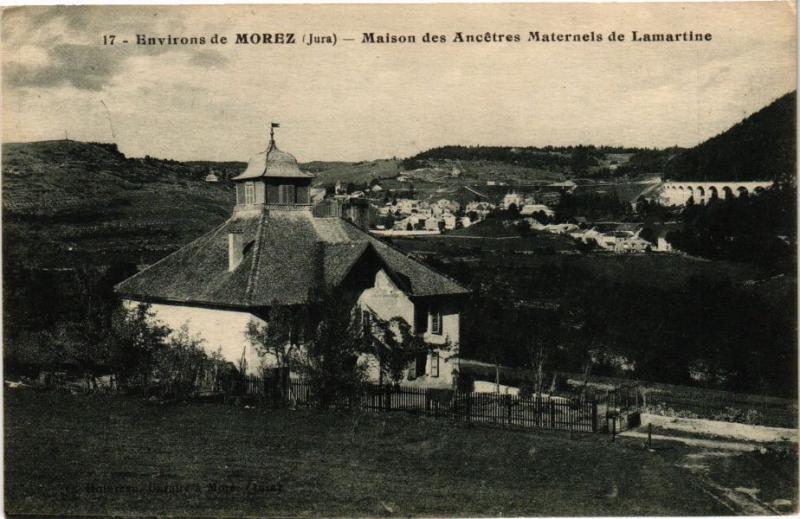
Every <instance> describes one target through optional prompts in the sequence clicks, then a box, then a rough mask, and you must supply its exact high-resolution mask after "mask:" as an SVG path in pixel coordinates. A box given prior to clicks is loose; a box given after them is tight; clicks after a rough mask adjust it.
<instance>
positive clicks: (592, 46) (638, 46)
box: [0, 2, 796, 162]
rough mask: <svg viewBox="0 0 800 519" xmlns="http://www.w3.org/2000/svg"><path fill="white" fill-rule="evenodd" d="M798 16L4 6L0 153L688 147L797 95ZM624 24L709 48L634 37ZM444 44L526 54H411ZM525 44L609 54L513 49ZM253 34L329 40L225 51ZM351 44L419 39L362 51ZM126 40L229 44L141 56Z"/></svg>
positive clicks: (661, 7) (349, 157) (585, 9)
mask: <svg viewBox="0 0 800 519" xmlns="http://www.w3.org/2000/svg"><path fill="white" fill-rule="evenodd" d="M795 15H796V13H795V5H794V3H790V2H754V3H748V4H739V3H725V4H721V3H713V4H705V3H692V4H684V3H671V4H605V5H604V4H486V5H480V4H464V5H457V4H439V5H409V4H405V5H313V6H310V5H305V6H303V5H292V6H280V5H258V6H234V5H226V6H165V7H164V6H162V7H155V6H141V7H108V6H73V7H63V6H62V7H21V8H10V9H6V10H5V11H4V12H3V16H2V21H1V26H0V28H1V29H2V34H0V41H2V58H1V59H2V109H3V121H2V140H3V142H20V141H36V140H50V139H60V138H63V137H64V134H65V131H66V132H68V135H69V138H71V139H75V140H84V141H102V142H116V143H117V144H118V146H119V148H120V150H121V151H122V152H123V153H125V154H126V155H128V156H133V157H143V156H145V155H150V156H154V157H160V158H172V159H176V160H238V161H242V160H247V159H248V158H249V157H250V156H252V155H253V154H255V153H257V152H258V151H260V150H262V149H263V148H264V146H265V144H266V134H267V128H268V127H269V124H270V122H271V121H277V122H279V123H280V125H281V128H280V129H278V130H277V143H278V145H279V146H280V147H281V149H284V150H285V151H289V152H291V153H292V154H294V155H295V156H296V157H297V158H298V160H300V161H301V162H306V161H311V160H346V161H357V160H369V159H377V158H386V157H392V156H396V157H407V156H410V155H413V154H415V153H417V152H419V151H422V150H425V149H428V148H431V147H435V146H442V145H448V144H462V145H477V144H482V145H498V146H501V145H508V146H544V145H571V144H572V145H574V144H595V145H602V144H608V145H624V146H643V147H665V146H673V145H679V146H693V145H695V144H698V143H700V142H702V141H704V140H706V139H707V138H709V137H712V136H714V135H716V134H718V133H720V132H722V131H724V130H726V129H727V128H729V127H730V126H732V125H733V124H735V123H736V122H738V121H740V120H741V119H743V118H744V117H746V116H747V115H749V114H750V113H753V112H755V111H757V110H759V109H760V108H762V107H764V106H766V105H767V104H769V103H770V102H771V101H773V100H775V99H776V98H778V97H780V96H782V95H783V94H785V93H787V92H789V91H792V90H794V89H795V88H796V32H795V31H796V26H795ZM634 30H635V31H639V33H640V34H641V33H663V32H670V33H676V32H681V33H682V32H684V31H688V30H694V31H695V32H703V33H705V32H708V33H711V34H712V40H711V41H710V42H682V43H665V42H660V43H644V42H631V41H630V35H631V31H634ZM456 31H461V32H463V33H464V34H467V33H470V34H483V33H485V32H487V31H489V32H494V33H498V34H519V35H520V37H521V39H522V41H521V42H518V43H508V42H490V43H472V44H465V43H450V42H448V43H446V44H439V43H421V37H422V35H424V34H425V33H426V32H430V33H432V34H442V35H445V36H446V37H447V38H448V39H452V38H453V35H454V34H455V32H456ZM529 31H539V32H540V33H551V32H554V31H555V32H560V33H584V32H589V33H590V32H592V31H594V32H595V33H596V34H602V35H603V36H604V38H605V41H603V42H599V43H591V42H585V43H574V42H551V43H543V42H527V41H525V40H526V37H527V35H528V32H529ZM611 31H616V32H617V33H621V34H625V35H626V38H627V41H625V42H609V41H608V33H610V32H611ZM264 32H291V33H295V35H296V36H295V37H296V38H297V39H300V38H303V36H306V37H307V35H309V34H318V35H332V34H336V37H337V44H336V45H335V46H331V45H322V44H317V45H311V46H308V45H305V44H304V43H303V42H302V41H298V43H297V44H295V45H263V44H262V45H236V44H234V43H233V40H235V36H236V34H237V33H247V34H250V33H264ZM364 32H375V33H376V34H384V33H387V32H389V33H393V34H406V35H415V36H416V37H417V43H416V44H413V45H409V44H364V43H361V42H360V40H361V37H362V34H363V33H364ZM109 34H114V35H116V41H115V44H114V45H103V36H104V35H109ZM137 34H141V35H145V36H148V37H166V36H168V35H172V36H185V37H191V36H195V37H199V36H204V37H205V38H206V39H210V37H211V36H213V35H214V34H219V35H221V36H227V37H228V38H229V40H231V41H229V43H228V44H226V45H220V44H216V45H212V44H206V45H165V46H146V45H136V44H135V43H134V42H135V40H136V35H137ZM344 38H352V39H354V40H355V41H344V40H343V39H344ZM122 39H128V40H129V43H128V44H123V43H120V41H121V40H122Z"/></svg>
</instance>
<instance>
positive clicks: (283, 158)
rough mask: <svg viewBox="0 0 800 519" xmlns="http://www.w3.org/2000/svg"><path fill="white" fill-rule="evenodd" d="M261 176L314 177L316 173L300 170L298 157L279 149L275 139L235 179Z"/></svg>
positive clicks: (254, 156)
mask: <svg viewBox="0 0 800 519" xmlns="http://www.w3.org/2000/svg"><path fill="white" fill-rule="evenodd" d="M259 177H279V178H314V175H313V174H312V173H306V172H305V171H300V167H299V166H298V165H297V159H295V158H294V156H293V155H292V154H291V153H286V152H285V151H281V150H279V149H278V146H277V145H276V144H275V141H274V140H270V141H269V146H267V149H266V150H265V151H262V152H261V153H256V154H255V155H253V157H252V158H251V159H250V161H249V162H248V163H247V168H246V169H245V170H244V172H243V173H242V174H241V175H239V176H236V177H233V180H248V179H252V178H259Z"/></svg>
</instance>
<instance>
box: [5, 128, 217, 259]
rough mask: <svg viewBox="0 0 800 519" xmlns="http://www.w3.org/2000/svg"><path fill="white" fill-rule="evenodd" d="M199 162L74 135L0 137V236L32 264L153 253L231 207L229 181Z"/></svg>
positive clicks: (214, 220) (203, 228) (185, 237)
mask: <svg viewBox="0 0 800 519" xmlns="http://www.w3.org/2000/svg"><path fill="white" fill-rule="evenodd" d="M198 168H199V167H190V166H185V165H183V164H180V163H176V162H168V161H158V160H144V159H128V158H126V157H125V156H124V155H122V154H121V153H119V152H117V151H116V150H115V149H113V148H109V147H108V146H102V145H95V144H89V143H80V142H73V141H68V142H65V141H50V142H39V143H28V144H16V145H5V146H4V147H3V216H4V222H3V232H4V238H6V239H7V240H9V242H11V243H13V244H14V248H13V249H12V250H11V252H12V254H17V255H19V256H20V257H22V258H24V260H25V261H26V263H28V264H32V265H40V264H44V265H48V264H53V263H55V264H64V263H80V262H83V261H89V262H91V263H100V264H102V263H104V262H108V261H113V260H120V259H122V260H129V261H134V262H136V261H138V260H139V259H145V260H148V259H150V260H152V259H155V258H157V257H160V256H163V255H164V254H165V252H166V251H169V250H171V249H174V248H175V247H176V246H177V245H179V244H182V243H185V242H187V241H189V240H191V239H194V238H195V237H197V236H199V235H201V234H202V233H204V232H207V231H208V230H209V229H210V228H212V227H214V226H215V225H218V224H219V223H221V222H222V221H223V220H224V219H225V218H226V216H227V215H228V214H229V213H230V208H231V204H232V203H233V198H232V190H231V186H230V185H229V184H227V183H218V184H210V183H206V182H204V181H203V180H202V177H203V176H205V173H204V172H205V168H199V169H198ZM43 244H44V245H46V246H45V247H42V245H43ZM70 248H71V249H72V251H71V252H69V253H67V251H68V250H69V249H70Z"/></svg>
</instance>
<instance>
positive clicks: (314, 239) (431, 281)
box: [117, 210, 469, 307]
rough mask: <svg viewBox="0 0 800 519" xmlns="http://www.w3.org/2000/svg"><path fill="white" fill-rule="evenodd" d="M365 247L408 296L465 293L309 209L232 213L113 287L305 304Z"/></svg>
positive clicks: (188, 298) (221, 301) (140, 294)
mask: <svg viewBox="0 0 800 519" xmlns="http://www.w3.org/2000/svg"><path fill="white" fill-rule="evenodd" d="M231 232H236V233H240V234H241V238H242V240H243V241H242V243H243V244H244V257H243V260H242V261H241V263H240V264H239V265H238V267H236V269H235V270H234V271H233V272H229V271H228V234H229V233H231ZM368 251H370V253H373V252H374V253H375V254H376V255H377V257H378V258H379V260H380V262H382V263H383V265H384V268H385V269H386V270H387V272H388V273H389V274H390V275H391V276H393V277H395V278H397V279H400V280H402V281H403V284H404V289H405V290H406V292H407V293H408V295H409V296H412V297H428V296H440V295H461V294H467V293H468V292H469V291H468V290H467V289H466V288H464V287H463V286H461V285H460V284H458V283H457V282H455V281H453V280H452V279H450V278H448V277H446V276H444V275H442V274H439V273H438V272H436V271H434V270H432V269H431V268H429V267H427V266H425V265H423V264H421V263H419V262H417V261H415V260H413V259H411V258H409V257H407V256H406V255H405V254H404V253H402V252H400V251H399V250H397V249H394V248H393V247H391V246H390V245H388V244H386V243H384V242H382V241H381V240H379V239H377V238H375V237H374V236H371V235H369V234H368V233H366V232H364V231H362V230H361V229H359V228H358V227H356V226H355V225H353V224H351V223H349V222H347V221H345V220H342V219H341V218H315V217H313V216H312V215H311V213H310V212H309V211H296V210H295V211H288V210H287V211H279V210H271V211H265V212H262V213H258V214H255V215H253V214H246V213H243V214H240V215H236V214H235V215H234V216H233V217H232V218H231V219H229V220H228V221H226V222H225V223H224V224H222V225H221V226H219V227H217V228H216V229H214V230H212V231H211V232H209V233H208V234H206V235H205V236H202V237H200V238H198V239H197V240H195V241H193V242H191V243H189V244H188V245H186V246H185V247H183V248H181V249H180V250H178V251H176V252H174V253H173V254H171V255H169V256H167V257H166V258H164V259H162V260H161V261H159V262H157V263H154V264H153V265H151V266H150V267H148V268H146V269H145V270H143V271H141V272H139V273H138V274H136V275H134V276H133V277H131V278H128V279H127V280H125V281H123V282H122V283H120V284H119V285H117V291H118V292H119V293H121V294H122V295H124V296H127V297H130V298H132V299H139V300H158V301H170V302H184V303H195V304H207V305H214V306H226V307H259V306H272V305H275V304H277V305H296V304H305V303H308V302H311V301H313V300H314V298H315V297H316V294H317V293H318V291H319V290H320V289H321V288H322V287H323V286H328V287H330V286H337V285H339V284H340V283H342V281H343V280H344V279H345V278H346V276H347V274H348V273H349V272H350V271H351V270H352V269H353V267H354V266H355V265H356V263H357V262H358V261H359V260H360V259H361V258H362V257H363V256H364V255H365V254H367V253H368Z"/></svg>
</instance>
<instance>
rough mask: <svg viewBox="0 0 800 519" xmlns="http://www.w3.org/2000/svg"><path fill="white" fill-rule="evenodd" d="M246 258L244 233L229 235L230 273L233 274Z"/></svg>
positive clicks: (235, 232)
mask: <svg viewBox="0 0 800 519" xmlns="http://www.w3.org/2000/svg"><path fill="white" fill-rule="evenodd" d="M242 258H244V235H243V234H242V231H233V230H232V231H230V232H229V233H228V272H233V271H234V270H236V267H238V266H239V264H240V263H241V262H242Z"/></svg>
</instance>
